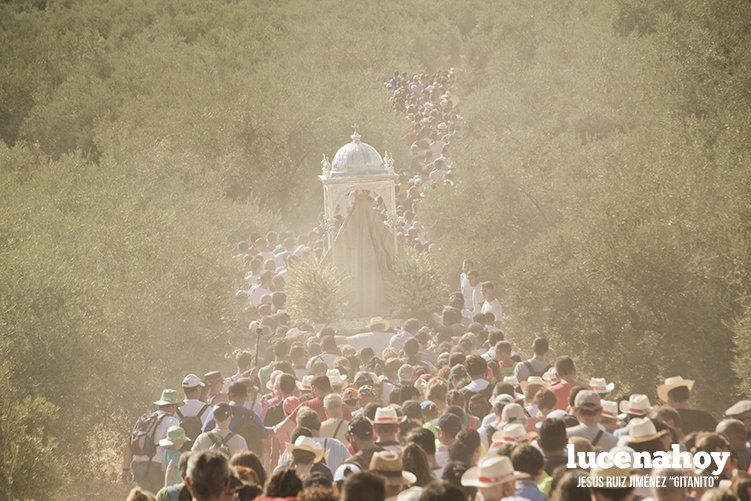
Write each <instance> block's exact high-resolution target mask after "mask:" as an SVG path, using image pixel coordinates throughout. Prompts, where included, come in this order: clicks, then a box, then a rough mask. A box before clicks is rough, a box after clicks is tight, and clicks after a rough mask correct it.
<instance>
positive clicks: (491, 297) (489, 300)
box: [480, 282, 502, 327]
mask: <svg viewBox="0 0 751 501" xmlns="http://www.w3.org/2000/svg"><path fill="white" fill-rule="evenodd" d="M482 295H483V297H484V298H485V302H484V303H483V305H482V309H481V310H480V313H483V314H484V313H492V314H493V316H494V317H495V320H494V321H493V325H494V326H496V327H500V326H501V320H502V318H501V316H502V313H501V302H500V301H498V298H497V297H496V296H495V286H494V285H493V282H483V283H482Z"/></svg>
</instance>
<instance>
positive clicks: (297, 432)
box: [289, 426, 313, 444]
mask: <svg viewBox="0 0 751 501" xmlns="http://www.w3.org/2000/svg"><path fill="white" fill-rule="evenodd" d="M300 437H311V438H312V437H313V432H312V431H310V430H309V429H308V428H305V427H304V426H298V427H297V428H295V429H294V430H292V433H291V434H290V436H289V441H290V443H293V444H294V443H295V441H296V440H297V439H298V438H300Z"/></svg>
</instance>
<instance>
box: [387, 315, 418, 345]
mask: <svg viewBox="0 0 751 501" xmlns="http://www.w3.org/2000/svg"><path fill="white" fill-rule="evenodd" d="M419 330H420V321H419V320H417V319H416V318H410V319H409V320H407V321H406V322H404V325H403V326H402V330H401V332H399V333H398V334H396V335H395V336H394V337H392V338H391V341H389V348H393V349H395V350H397V351H401V350H402V348H404V343H406V342H407V340H408V339H411V338H413V337H415V335H416V334H417V332H418V331H419Z"/></svg>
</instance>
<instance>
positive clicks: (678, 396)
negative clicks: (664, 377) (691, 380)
mask: <svg viewBox="0 0 751 501" xmlns="http://www.w3.org/2000/svg"><path fill="white" fill-rule="evenodd" d="M689 396H691V390H689V389H688V387H687V386H679V387H678V388H673V389H672V390H670V391H669V392H668V399H669V400H671V401H673V402H687V401H688V398H689Z"/></svg>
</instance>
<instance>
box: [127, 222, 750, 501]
mask: <svg viewBox="0 0 751 501" xmlns="http://www.w3.org/2000/svg"><path fill="white" fill-rule="evenodd" d="M264 239H266V240H267V241H268V239H269V236H268V235H267V236H266V237H264ZM294 245H296V246H297V247H294V248H293V246H292V245H289V246H285V245H283V244H277V246H276V247H275V248H274V249H271V250H265V249H260V248H255V249H253V251H254V252H256V253H257V254H258V255H262V254H263V253H265V252H271V253H272V254H273V253H275V252H277V253H279V252H291V253H292V254H294V253H295V252H298V251H304V249H301V247H300V246H305V244H304V243H300V241H295V242H294ZM281 249H284V250H281ZM269 268H270V266H269ZM282 271H283V269H282V268H275V270H274V272H273V273H272V274H271V275H270V276H269V275H267V276H263V273H266V272H263V273H261V276H259V277H258V278H256V279H255V280H257V281H258V283H257V284H255V285H253V286H252V287H250V289H249V290H248V307H249V308H251V309H253V310H254V311H255V315H256V316H257V320H255V321H254V322H252V324H251V333H250V335H249V342H248V344H249V345H250V346H251V347H252V346H253V344H254V340H255V336H256V335H258V334H260V335H261V336H262V339H264V343H263V344H262V345H261V347H260V349H259V350H258V352H257V353H256V352H255V350H254V349H251V350H248V351H245V350H243V351H239V352H238V353H237V354H236V357H235V364H236V367H235V369H234V371H233V373H232V374H229V373H224V372H222V371H220V370H217V371H212V372H209V373H206V374H203V375H201V376H199V375H196V374H187V375H186V376H185V377H184V379H183V380H182V384H181V390H180V391H178V390H174V389H165V390H164V391H163V392H162V394H161V396H160V398H159V399H158V400H156V401H155V402H154V404H153V405H154V406H155V410H154V411H151V412H148V413H146V414H144V416H142V417H141V418H140V419H139V421H138V423H136V426H135V427H134V430H133V433H132V436H131V440H130V443H129V445H128V447H127V449H126V450H127V454H126V458H125V461H124V463H123V470H124V471H123V473H124V479H125V480H130V479H131V478H133V479H134V480H135V481H136V483H137V484H138V486H139V488H137V489H135V490H134V491H133V492H132V494H131V498H132V499H151V497H150V495H149V494H148V493H147V491H149V492H154V493H156V498H157V499H160V500H168V499H196V500H224V499H227V500H229V499H239V500H246V499H247V500H249V499H280V498H281V499H299V500H329V499H330V500H335V499H344V500H351V499H358V500H361V501H365V500H367V501H370V500H383V499H400V500H466V499H478V500H497V499H502V498H506V497H517V498H523V499H529V500H532V501H543V500H545V499H547V498H548V497H552V498H556V499H585V498H587V499H588V498H590V497H594V498H597V499H631V498H634V497H636V498H643V497H652V498H657V499H670V500H673V499H674V500H678V499H688V498H696V497H697V496H700V495H703V496H704V497H705V498H706V499H712V497H718V498H719V497H723V498H728V499H729V498H730V497H731V496H733V495H734V496H737V497H738V498H740V499H748V497H749V487H751V477H749V475H748V474H747V471H748V469H749V466H750V464H751V450H749V444H748V438H749V432H750V431H751V401H741V402H738V403H737V404H736V405H734V406H732V407H731V408H730V409H728V410H727V411H726V412H725V416H724V419H722V420H721V421H719V422H718V421H716V420H715V418H714V417H713V416H712V415H711V414H709V413H708V412H706V411H703V410H700V409H695V408H693V407H692V405H691V404H690V401H691V392H692V389H693V386H694V381H692V380H688V379H683V378H681V377H680V376H675V377H671V378H668V379H667V380H666V381H665V382H664V384H662V385H660V386H659V387H657V388H656V389H655V395H657V398H658V399H659V401H660V402H659V404H657V405H653V403H652V401H651V399H650V397H649V396H648V395H643V394H633V395H622V398H618V397H616V395H619V393H618V392H617V390H616V388H615V385H614V384H613V383H612V382H608V381H607V379H606V378H603V377H602V376H604V375H606V374H605V372H606V370H607V368H606V367H605V366H603V367H602V371H603V374H597V375H593V377H587V378H585V377H583V375H582V374H580V373H579V372H577V368H576V365H575V361H574V360H573V359H572V358H571V357H568V356H559V357H557V358H555V359H554V360H551V359H549V353H550V351H551V350H550V347H549V346H548V342H547V341H546V340H545V339H542V338H539V339H535V340H534V342H533V343H532V346H530V347H529V348H528V349H529V351H527V350H525V349H524V348H527V347H519V346H513V345H512V344H511V343H510V342H509V341H508V340H506V339H505V336H504V333H503V330H502V326H503V317H502V312H501V309H500V302H499V300H498V298H497V297H496V296H495V294H494V287H493V284H492V283H489V282H481V281H480V280H479V273H478V272H477V271H476V270H474V269H473V265H472V262H471V261H469V260H467V261H465V262H464V263H463V271H462V273H461V275H460V277H459V287H458V290H457V291H456V292H454V293H452V294H451V296H450V297H449V299H448V301H447V305H446V306H445V307H444V308H443V311H442V312H441V315H439V316H438V317H436V318H435V319H433V320H430V321H427V322H421V321H419V320H417V319H408V320H406V321H405V322H403V323H402V324H401V325H400V326H398V327H397V326H392V325H390V323H389V321H387V320H384V319H382V318H378V317H376V318H372V319H370V322H369V324H368V328H367V329H366V330H365V332H360V333H356V334H352V335H348V336H344V335H341V334H340V333H338V332H337V331H335V330H334V329H332V328H330V327H322V328H318V329H316V328H314V327H313V326H312V325H310V324H297V325H291V323H290V318H289V316H288V315H287V313H286V312H285V297H284V294H283V292H282V291H280V290H275V285H281V286H282V288H283V282H282V281H279V280H276V278H277V277H278V276H280V275H279V274H281V273H282ZM251 281H252V280H251ZM525 352H526V355H525V354H524V353H525ZM597 376H599V377H597ZM568 444H571V445H572V446H573V448H574V450H575V451H576V452H586V451H636V452H644V453H647V454H651V455H655V454H656V453H658V452H659V451H670V450H671V446H672V444H678V445H679V446H680V448H681V450H682V451H687V452H689V453H691V454H695V453H697V452H701V451H706V452H710V451H713V452H716V451H727V452H730V453H731V454H730V461H728V462H727V463H726V464H724V465H723V469H722V471H720V472H719V473H717V472H714V471H713V467H707V468H706V469H705V470H704V471H701V472H697V471H693V470H687V469H671V470H666V471H651V470H649V469H644V468H641V469H638V470H634V469H631V468H624V469H621V470H620V471H615V473H618V474H624V475H629V476H631V477H635V476H641V477H647V476H650V475H655V474H657V473H659V474H661V475H665V476H666V477H667V478H669V479H672V482H673V483H672V484H668V485H667V486H664V487H660V488H643V487H642V488H640V487H633V488H632V487H624V488H608V487H602V488H599V487H583V486H579V485H580V482H582V479H593V478H597V476H600V477H602V476H604V475H612V474H614V472H613V471H601V470H598V469H597V468H585V466H588V465H584V464H577V465H576V466H577V467H574V468H567V464H566V463H567V455H566V447H567V445H568ZM696 475H713V478H714V479H715V480H716V484H715V488H714V489H708V488H707V487H706V486H705V487H696V488H690V487H686V486H685V484H684V483H682V480H681V479H686V478H691V477H694V476H696ZM704 491H706V492H704ZM139 496H140V497H139Z"/></svg>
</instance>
